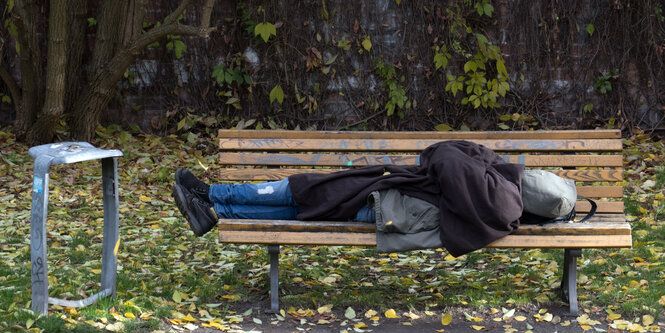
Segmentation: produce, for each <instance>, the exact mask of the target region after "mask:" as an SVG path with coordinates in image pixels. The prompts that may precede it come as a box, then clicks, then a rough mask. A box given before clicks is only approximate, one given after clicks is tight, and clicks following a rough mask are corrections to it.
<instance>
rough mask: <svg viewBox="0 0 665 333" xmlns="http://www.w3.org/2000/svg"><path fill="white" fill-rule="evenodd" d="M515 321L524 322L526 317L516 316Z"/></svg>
mask: <svg viewBox="0 0 665 333" xmlns="http://www.w3.org/2000/svg"><path fill="white" fill-rule="evenodd" d="M515 320H517V321H525V320H526V317H524V316H516V317H515Z"/></svg>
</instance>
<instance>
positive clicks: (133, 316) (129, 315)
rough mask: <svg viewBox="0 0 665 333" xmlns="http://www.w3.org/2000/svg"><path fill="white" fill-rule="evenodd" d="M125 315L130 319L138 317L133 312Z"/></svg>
mask: <svg viewBox="0 0 665 333" xmlns="http://www.w3.org/2000/svg"><path fill="white" fill-rule="evenodd" d="M125 317H127V318H129V319H136V316H135V315H134V314H133V313H131V312H126V313H125Z"/></svg>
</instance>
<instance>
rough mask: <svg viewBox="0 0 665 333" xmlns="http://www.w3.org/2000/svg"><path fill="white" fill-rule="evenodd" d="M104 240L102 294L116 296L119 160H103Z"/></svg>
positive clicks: (118, 239)
mask: <svg viewBox="0 0 665 333" xmlns="http://www.w3.org/2000/svg"><path fill="white" fill-rule="evenodd" d="M102 188H103V193H104V194H103V200H104V238H103V241H102V286H101V290H102V292H105V293H108V294H109V295H112V296H115V289H116V276H117V270H118V247H119V245H120V238H119V237H118V228H119V225H118V206H119V204H118V159H117V158H115V157H109V158H104V159H102Z"/></svg>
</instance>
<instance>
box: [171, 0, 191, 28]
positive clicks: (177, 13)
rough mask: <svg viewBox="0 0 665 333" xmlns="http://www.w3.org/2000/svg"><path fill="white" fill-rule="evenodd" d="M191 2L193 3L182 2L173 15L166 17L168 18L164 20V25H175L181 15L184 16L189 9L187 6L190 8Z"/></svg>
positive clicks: (183, 0) (189, 0) (188, 1)
mask: <svg viewBox="0 0 665 333" xmlns="http://www.w3.org/2000/svg"><path fill="white" fill-rule="evenodd" d="M190 2H192V1H191V0H182V2H181V3H180V5H179V6H178V8H176V9H175V10H174V11H173V12H172V13H171V14H169V15H168V16H166V18H165V19H164V25H169V24H173V23H175V22H176V20H177V19H178V17H179V16H180V14H182V13H183V12H184V11H185V9H186V8H187V6H189V4H190Z"/></svg>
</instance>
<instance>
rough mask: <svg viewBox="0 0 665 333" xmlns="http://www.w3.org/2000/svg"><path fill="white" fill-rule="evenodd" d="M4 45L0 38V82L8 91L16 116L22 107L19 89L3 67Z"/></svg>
mask: <svg viewBox="0 0 665 333" xmlns="http://www.w3.org/2000/svg"><path fill="white" fill-rule="evenodd" d="M4 46H5V43H4V41H3V40H2V38H0V80H2V82H4V83H5V85H6V86H7V89H9V96H10V97H11V98H12V103H13V104H14V110H16V111H15V112H16V114H19V113H21V111H20V108H21V107H22V101H21V87H19V86H18V84H17V83H16V80H14V78H13V77H12V75H11V74H9V72H8V71H7V68H5V66H4V56H3V51H4Z"/></svg>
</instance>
